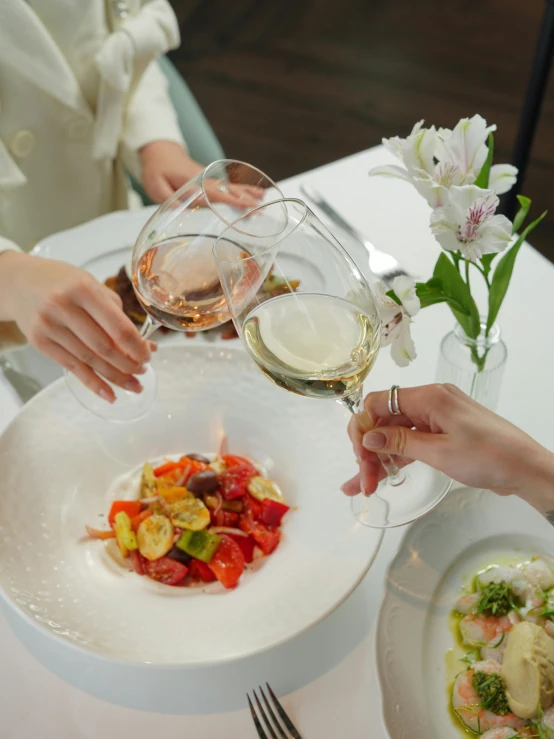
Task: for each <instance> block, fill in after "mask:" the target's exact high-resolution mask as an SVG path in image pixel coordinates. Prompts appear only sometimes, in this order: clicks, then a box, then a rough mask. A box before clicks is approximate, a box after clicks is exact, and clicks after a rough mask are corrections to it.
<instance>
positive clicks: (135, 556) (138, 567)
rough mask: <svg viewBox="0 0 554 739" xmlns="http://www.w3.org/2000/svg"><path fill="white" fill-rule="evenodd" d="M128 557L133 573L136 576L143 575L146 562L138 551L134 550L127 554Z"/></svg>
mask: <svg viewBox="0 0 554 739" xmlns="http://www.w3.org/2000/svg"><path fill="white" fill-rule="evenodd" d="M129 557H130V559H131V564H132V565H133V569H134V571H135V572H136V573H137V575H144V573H145V569H144V563H145V562H146V560H145V559H144V557H143V556H142V554H141V553H140V552H139V551H138V549H134V550H133V551H132V552H129Z"/></svg>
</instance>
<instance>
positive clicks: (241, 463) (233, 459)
mask: <svg viewBox="0 0 554 739" xmlns="http://www.w3.org/2000/svg"><path fill="white" fill-rule="evenodd" d="M221 459H222V460H223V461H224V462H225V464H226V465H227V469H231V468H232V467H250V469H251V470H252V473H253V474H254V475H259V474H260V473H259V472H258V470H257V469H256V468H255V467H254V465H253V464H252V462H249V461H248V460H247V459H245V458H244V457H239V456H238V455H236V454H224V455H223V456H222V457H221Z"/></svg>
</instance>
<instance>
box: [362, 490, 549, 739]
mask: <svg viewBox="0 0 554 739" xmlns="http://www.w3.org/2000/svg"><path fill="white" fill-rule="evenodd" d="M540 554H543V555H548V556H552V555H553V554H554V535H553V530H552V526H551V525H550V524H549V523H548V522H547V521H546V520H545V519H544V518H543V517H542V516H541V515H540V514H539V513H537V511H535V510H534V509H533V508H531V507H530V506H528V505H527V504H526V503H524V502H523V501H521V500H519V499H518V498H512V497H510V498H505V497H500V496H497V495H494V494H493V493H489V492H486V491H477V490H472V489H469V488H461V489H457V490H454V491H453V492H452V493H451V494H450V495H448V496H447V497H446V498H445V500H443V501H442V503H440V504H439V505H438V506H437V508H436V509H435V510H434V511H432V512H431V513H430V514H429V515H427V516H426V517H425V518H422V519H421V520H420V521H418V522H417V523H415V524H414V525H413V526H412V527H411V528H410V529H409V530H408V532H407V533H406V535H405V537H404V539H403V541H402V544H401V546H400V549H399V552H398V554H397V556H396V557H395V559H394V560H393V561H392V563H391V565H390V567H389V571H388V576H387V580H386V582H387V586H386V591H385V594H384V597H383V602H382V604H381V610H380V613H379V620H378V624H377V631H376V639H377V644H376V653H377V667H378V672H379V680H380V684H381V692H382V699H383V715H384V718H385V724H386V727H387V730H388V732H389V735H390V736H391V738H392V739H429V737H440V739H460V737H461V736H462V734H461V733H460V729H459V728H458V727H457V726H456V725H455V724H454V722H453V720H452V718H451V716H450V713H449V711H448V695H447V692H446V685H447V674H446V658H445V656H446V653H447V651H448V650H449V649H451V648H452V647H453V646H454V644H453V636H452V632H451V631H450V629H449V623H448V619H449V613H450V611H451V610H452V608H453V606H454V603H455V601H456V599H457V597H458V594H459V591H460V589H461V587H462V586H463V585H464V584H466V583H467V580H468V578H469V577H470V576H471V575H473V574H475V572H476V571H478V570H479V569H481V568H483V567H484V566H486V565H488V564H490V563H492V562H494V561H496V560H498V559H499V558H500V559H503V558H505V557H516V558H521V559H522V560H523V559H525V558H528V557H529V556H530V555H540Z"/></svg>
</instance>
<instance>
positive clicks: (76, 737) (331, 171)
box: [0, 146, 554, 739]
mask: <svg viewBox="0 0 554 739" xmlns="http://www.w3.org/2000/svg"><path fill="white" fill-rule="evenodd" d="M393 161H394V158H393V157H392V155H391V154H390V153H389V152H387V151H386V150H385V148H384V147H382V146H377V147H374V148H371V149H368V150H366V151H362V152H360V153H357V154H354V155H352V156H349V157H347V158H345V159H341V160H339V161H335V162H331V163H329V164H326V165H324V166H322V167H319V168H318V169H314V170H312V171H310V172H305V173H302V174H299V175H296V176H294V177H291V178H290V179H287V180H284V181H283V182H281V183H280V186H281V189H282V191H283V193H284V194H285V195H286V196H288V197H293V198H294V197H299V198H301V195H300V186H301V185H311V186H313V187H315V188H317V190H319V191H320V192H321V193H322V194H323V195H324V197H325V198H326V199H327V200H329V201H330V202H331V203H332V204H333V206H334V207H335V208H336V209H337V210H338V211H339V212H340V213H341V214H342V215H343V216H344V217H345V218H346V219H347V220H348V221H350V222H351V223H352V224H353V225H354V226H355V228H356V229H357V230H358V231H360V232H362V233H363V234H364V235H365V236H366V237H367V238H368V239H369V240H370V241H371V242H372V243H373V244H374V245H375V246H376V247H378V248H379V249H381V250H382V251H385V252H388V253H390V254H392V255H393V256H394V257H396V259H397V260H398V261H399V262H400V264H401V265H402V267H403V268H404V269H405V270H406V271H407V272H408V273H410V274H411V275H413V276H414V277H416V278H419V279H423V280H426V279H428V278H429V277H430V276H431V274H432V270H433V266H434V263H435V261H436V259H437V257H438V254H439V249H440V247H439V245H438V243H437V242H436V240H435V239H434V237H433V235H432V233H431V231H430V228H429V214H430V210H429V207H428V205H427V203H426V202H425V201H424V199H423V198H422V197H421V196H420V195H419V194H418V193H417V192H416V191H415V190H414V189H413V188H412V187H411V186H410V185H409V184H407V183H406V182H404V181H401V180H398V179H393V178H387V177H370V176H369V175H368V172H369V170H370V169H371V168H372V167H373V166H375V165H377V164H383V163H392V162H393ZM314 210H315V208H314ZM323 220H324V218H323ZM332 230H333V229H332ZM334 233H335V235H336V236H337V238H338V239H339V240H340V241H341V242H342V243H343V244H344V246H345V247H346V248H347V250H348V251H349V252H350V253H351V254H352V256H353V257H354V258H355V260H356V261H357V263H358V265H359V267H360V269H361V270H362V271H364V272H366V273H367V252H366V250H365V249H364V248H363V247H362V246H361V245H360V244H358V243H356V242H355V241H354V240H352V239H351V237H350V236H347V235H346V234H344V233H341V232H340V231H339V230H338V229H337V230H334ZM553 291H554V265H553V264H551V263H550V262H549V261H548V260H547V259H546V258H545V257H543V256H542V255H541V254H540V253H539V252H537V251H536V250H535V249H533V247H532V246H530V245H529V244H524V245H523V247H522V249H521V251H520V254H519V256H518V260H517V263H516V267H515V270H514V274H513V278H512V283H511V285H510V289H509V291H508V294H507V297H506V299H505V303H504V305H503V307H502V310H501V312H500V315H499V318H498V322H499V325H500V327H501V330H502V336H503V338H504V341H505V342H506V345H507V348H508V359H507V363H506V369H505V374H504V378H503V382H502V389H501V393H500V400H499V404H498V408H497V410H498V412H499V413H500V414H502V415H503V416H505V417H506V418H508V419H509V420H510V421H512V422H513V423H515V424H517V425H518V426H520V427H521V428H523V429H524V430H525V431H527V432H528V433H529V434H531V435H532V436H533V437H534V438H536V439H537V440H538V441H539V442H541V443H542V444H544V445H545V446H547V447H549V448H551V449H554V425H553V424H552V410H553V409H554V403H553V400H552V396H551V395H550V393H551V392H552V391H553V389H554V388H553V380H552V378H553V369H552V368H553V366H554V341H553V333H552V317H553V316H554V309H553V307H552V303H551V296H552V293H553ZM453 322H454V319H453V316H452V314H451V313H450V311H449V309H448V308H447V307H446V306H445V305H436V306H433V307H430V308H427V309H425V310H424V311H422V312H421V313H420V314H418V315H417V317H416V318H415V321H414V324H413V327H412V334H413V337H414V341H415V345H416V349H417V359H416V360H415V361H414V362H413V363H412V364H410V366H409V367H406V368H399V367H397V366H396V365H395V364H394V362H393V361H392V359H391V357H390V352H389V350H388V349H383V350H382V351H381V353H380V356H379V359H378V361H377V363H376V365H375V367H374V368H373V370H372V372H371V374H370V376H369V378H368V380H367V382H366V385H365V390H366V391H370V390H372V389H385V388H389V387H390V386H391V385H393V384H398V385H399V386H400V387H401V388H402V387H407V386H414V385H423V384H427V383H432V382H433V381H434V380H435V375H436V368H437V363H438V358H439V351H440V344H441V340H442V338H443V337H444V336H445V335H446V334H447V333H448V332H449V331H450V330H451V329H452V328H453ZM400 393H401V391H400ZM400 398H401V394H400ZM31 402H32V401H31ZM20 407H21V402H20V401H19V399H18V398H17V396H16V395H15V393H14V392H13V391H12V389H11V387H10V386H9V385H8V383H7V382H6V381H5V379H4V378H2V377H1V376H0V432H1V431H2V430H3V429H4V428H5V427H6V426H7V425H8V424H9V423H10V421H11V420H12V419H13V418H14V417H15V416H16V414H17V413H18V411H19V410H20ZM345 433H346V430H345ZM476 443H478V442H476ZM354 470H355V459H354V455H352V471H353V473H354ZM37 494H40V491H37ZM334 494H336V495H341V492H340V491H339V490H337V491H336V492H335V493H334ZM463 494H464V488H463V487H461V486H455V487H454V488H453V490H452V491H451V492H450V493H449V495H463ZM347 504H348V503H347V500H346V499H345V505H347ZM0 512H1V501H0ZM0 515H1V513H0ZM29 515H32V512H30V513H29ZM475 515H476V516H477V515H478V510H476V511H475ZM409 528H410V527H409V526H405V527H401V528H396V529H389V530H387V531H385V533H384V536H383V539H382V543H381V547H380V549H379V552H378V554H377V556H376V558H375V560H374V562H373V563H372V565H371V567H370V569H369V571H368V573H367V575H366V576H365V578H364V579H363V581H362V582H361V583H360V585H359V586H358V588H357V589H356V590H355V591H354V593H353V594H352V595H351V596H350V597H349V598H348V599H347V600H346V601H345V602H344V603H342V604H341V605H340V606H339V607H338V608H337V609H336V610H335V611H334V612H333V613H332V614H331V615H329V616H328V617H327V618H326V619H324V620H323V621H321V622H320V623H318V624H316V625H315V626H313V627H312V628H311V629H309V630H308V631H307V632H305V633H303V634H301V635H299V636H297V637H295V638H294V639H293V640H291V641H289V642H288V643H285V644H283V645H281V646H279V647H277V648H274V649H271V650H269V651H266V652H264V653H261V654H258V655H256V656H253V657H250V658H248V659H243V660H238V661H235V662H231V663H229V664H225V665H222V666H213V667H206V668H198V669H190V670H182V669H165V670H163V669H156V668H155V667H153V666H151V665H150V666H149V665H144V666H141V667H136V666H135V667H130V666H126V665H115V664H110V663H109V662H106V661H103V660H101V659H96V658H94V657H87V656H86V655H83V654H81V653H79V652H78V651H77V650H74V649H72V648H70V647H63V646H62V645H60V644H59V643H57V642H55V641H53V640H52V639H51V638H50V637H48V636H47V635H46V634H44V633H43V632H41V631H39V630H37V629H34V628H32V627H31V626H30V625H29V624H28V623H27V622H26V621H24V620H23V619H21V617H20V616H19V615H18V614H17V613H16V612H15V611H14V610H13V609H12V608H11V607H10V606H9V605H8V604H7V603H5V602H2V603H1V610H0V739H35V738H37V739H85V738H86V739H100V738H102V739H130V738H131V737H132V738H133V739H151V737H154V736H155V737H162V736H163V737H164V739H185V738H189V739H190V737H195V738H198V739H228V738H232V739H238V738H239V737H240V739H247V738H248V737H255V736H256V732H255V729H254V725H253V723H252V719H251V717H250V713H249V710H248V708H247V702H246V694H247V692H249V691H251V690H252V689H253V688H256V687H257V686H258V685H265V683H266V682H269V683H270V685H271V686H272V688H273V690H274V691H275V693H276V694H277V695H278V696H279V697H280V698H281V699H282V703H283V705H284V707H285V709H286V710H287V712H288V713H289V715H290V717H291V718H292V720H293V721H294V723H295V724H296V726H297V728H298V730H299V732H300V733H301V735H302V737H303V739H335V738H336V737H337V736H345V737H351V738H352V739H363V738H364V737H368V739H369V738H370V737H371V739H381V738H382V737H386V736H388V734H387V728H386V726H385V723H384V719H383V710H382V701H383V697H382V695H381V690H380V685H379V677H378V674H377V668H376V639H377V638H379V634H378V633H377V630H376V622H377V616H378V612H379V606H380V602H381V600H382V597H383V594H384V593H385V592H386V589H387V570H388V567H389V564H390V563H391V561H392V559H393V558H394V556H395V554H396V552H397V551H398V549H399V546H401V542H402V538H403V537H404V536H405V534H406V532H407V531H409ZM290 607H291V608H294V604H293V603H291V604H290ZM137 617H138V615H137ZM153 628H155V624H153ZM190 636H191V635H186V634H184V635H183V638H187V637H190ZM192 636H193V635H192ZM116 687H117V689H115V688H116ZM395 699H396V700H397V701H399V702H400V703H401V702H402V696H395ZM386 700H391V696H386ZM414 737H415V735H414ZM421 739H427V738H426V737H421Z"/></svg>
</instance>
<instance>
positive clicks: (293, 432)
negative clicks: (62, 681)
mask: <svg viewBox="0 0 554 739" xmlns="http://www.w3.org/2000/svg"><path fill="white" fill-rule="evenodd" d="M153 365H154V368H155V371H156V373H157V377H158V387H159V395H158V399H157V400H156V402H155V405H154V407H153V409H152V411H151V412H150V414H149V415H148V416H147V417H146V418H144V419H141V420H139V421H136V422H134V423H130V424H127V425H125V426H122V425H121V424H110V423H108V422H106V421H102V420H101V419H98V418H96V417H95V416H93V415H92V414H90V413H88V412H87V411H86V410H85V409H84V408H82V407H81V406H80V405H79V404H78V402H77V401H76V400H75V399H74V398H73V396H72V395H71V394H70V392H69V391H68V389H67V387H66V384H65V382H63V381H58V382H56V383H54V384H53V385H51V386H49V387H48V388H46V389H45V390H43V391H42V392H41V393H40V394H39V395H37V396H36V397H35V398H34V399H33V400H32V401H31V402H30V403H29V404H28V405H26V406H25V407H24V408H23V409H22V411H21V412H20V414H19V415H18V416H17V417H16V419H15V420H14V421H13V422H12V424H11V425H10V426H9V427H8V429H7V430H6V431H5V433H4V435H3V436H2V437H1V438H0V592H1V593H2V594H3V595H4V596H5V598H6V599H7V600H8V602H9V603H10V604H11V605H12V606H13V607H14V608H15V609H16V610H17V611H18V612H19V613H20V614H21V615H23V616H24V617H25V618H26V619H27V620H28V621H30V622H31V623H33V624H34V625H35V626H37V627H38V628H40V629H42V630H46V631H47V632H49V633H50V634H51V635H52V636H54V637H56V638H57V639H63V640H65V641H66V642H70V643H72V644H73V645H75V646H76V647H78V648H80V649H83V650H86V651H91V652H95V653H97V654H99V655H101V656H104V657H106V658H109V659H113V660H119V661H131V662H136V663H154V664H156V665H158V666H159V665H162V666H177V665H180V666H200V665H208V664H214V663H219V662H225V661H229V660H233V659H238V658H241V657H246V656H248V655H251V654H254V653H255V652H260V651H262V650H264V649H268V648H269V647H272V646H276V645H278V644H280V643H281V642H284V641H285V640H287V639H290V638H292V637H293V636H295V635H297V634H299V633H300V632H302V631H304V630H305V629H308V628H309V627H310V626H312V625H314V624H315V623H317V622H318V621H320V620H321V619H322V618H324V617H325V616H326V615H327V614H329V613H330V612H331V611H332V610H333V609H334V608H336V607H337V606H338V605H339V604H340V603H341V602H342V601H343V600H344V599H345V598H346V597H347V596H348V595H349V594H350V593H351V592H352V591H353V590H354V588H355V587H356V586H357V585H358V583H359V582H360V580H361V579H362V578H363V576H364V574H365V573H366V572H367V570H368V568H369V566H370V564H371V562H372V561H373V558H374V557H375V555H376V553H377V550H378V548H379V544H380V541H381V534H380V532H377V531H375V530H372V529H368V528H366V527H364V526H362V525H361V524H358V523H356V522H355V520H354V519H353V517H352V514H351V512H350V506H349V504H348V500H347V499H346V498H345V497H344V496H343V495H342V494H341V493H340V490H339V486H340V485H341V483H342V482H343V481H344V480H345V479H347V478H348V476H350V475H351V474H352V469H353V466H354V459H353V456H352V450H351V446H350V443H349V441H348V437H347V435H346V432H345V429H346V424H347V420H348V419H347V412H346V411H345V410H344V409H342V408H341V407H340V406H339V405H338V404H336V403H334V402H324V401H319V402H318V401H314V400H307V399H304V398H300V397H298V396H293V395H290V394H288V393H286V392H285V391H283V390H280V389H279V388H277V387H275V386H274V385H272V384H271V383H270V382H269V381H268V380H267V379H266V378H264V376H263V375H262V374H261V372H259V370H257V369H256V367H255V366H254V364H253V363H252V362H251V361H250V360H249V359H248V357H247V356H246V353H245V352H243V351H242V350H240V349H238V350H236V351H235V350H232V349H231V350H220V349H215V348H210V347H208V346H205V345H204V346H202V345H196V346H191V345H185V346H167V347H164V348H161V349H160V351H159V352H158V354H157V355H156V356H155V358H154V360H153ZM224 433H225V434H227V436H228V439H229V449H230V450H231V451H232V452H234V453H237V454H244V455H247V456H249V457H251V458H253V459H256V460H258V461H259V462H260V463H261V464H262V465H263V466H265V467H266V469H267V470H268V473H269V475H270V476H271V477H272V478H273V479H275V480H276V481H277V482H278V483H279V485H280V486H281V487H282V490H283V492H284V494H285V497H286V499H287V501H288V502H289V504H290V505H291V506H292V510H291V511H290V513H289V514H288V516H287V519H285V522H284V527H283V531H284V538H283V541H282V543H281V544H280V546H279V548H278V549H277V550H276V552H275V553H274V554H273V555H272V556H271V557H268V558H267V559H264V560H263V561H262V562H261V565H260V566H259V568H258V569H257V570H256V571H249V572H246V573H245V574H244V575H243V578H242V580H241V582H240V583H239V586H238V587H237V588H236V589H235V590H233V591H224V590H223V589H221V588H220V587H219V586H218V585H216V586H215V587H210V588H208V589H207V590H206V591H203V590H201V589H184V588H170V587H168V586H164V585H159V584H157V583H153V582H150V581H148V580H146V579H145V578H141V577H140V576H138V575H135V574H134V573H130V572H127V571H126V570H124V569H123V568H121V567H120V566H117V565H115V564H114V563H113V561H112V560H111V559H110V557H108V556H107V555H106V553H105V547H106V543H103V542H100V541H98V540H90V539H86V538H84V537H83V534H84V533H85V525H86V524H88V525H93V526H94V525H96V526H102V524H104V522H105V514H106V513H107V511H108V510H109V505H110V500H109V493H108V490H109V488H110V485H111V484H112V482H113V481H114V480H115V479H116V478H117V477H118V476H120V475H122V474H123V473H125V472H126V471H128V470H131V469H133V468H134V467H136V466H137V465H139V464H141V463H143V462H144V461H146V460H148V459H155V458H156V457H159V456H163V455H165V454H168V455H169V454H179V453H181V454H183V453H186V452H192V451H197V452H210V451H215V450H216V449H217V448H218V446H219V443H220V441H221V438H222V435H223V434H224Z"/></svg>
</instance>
